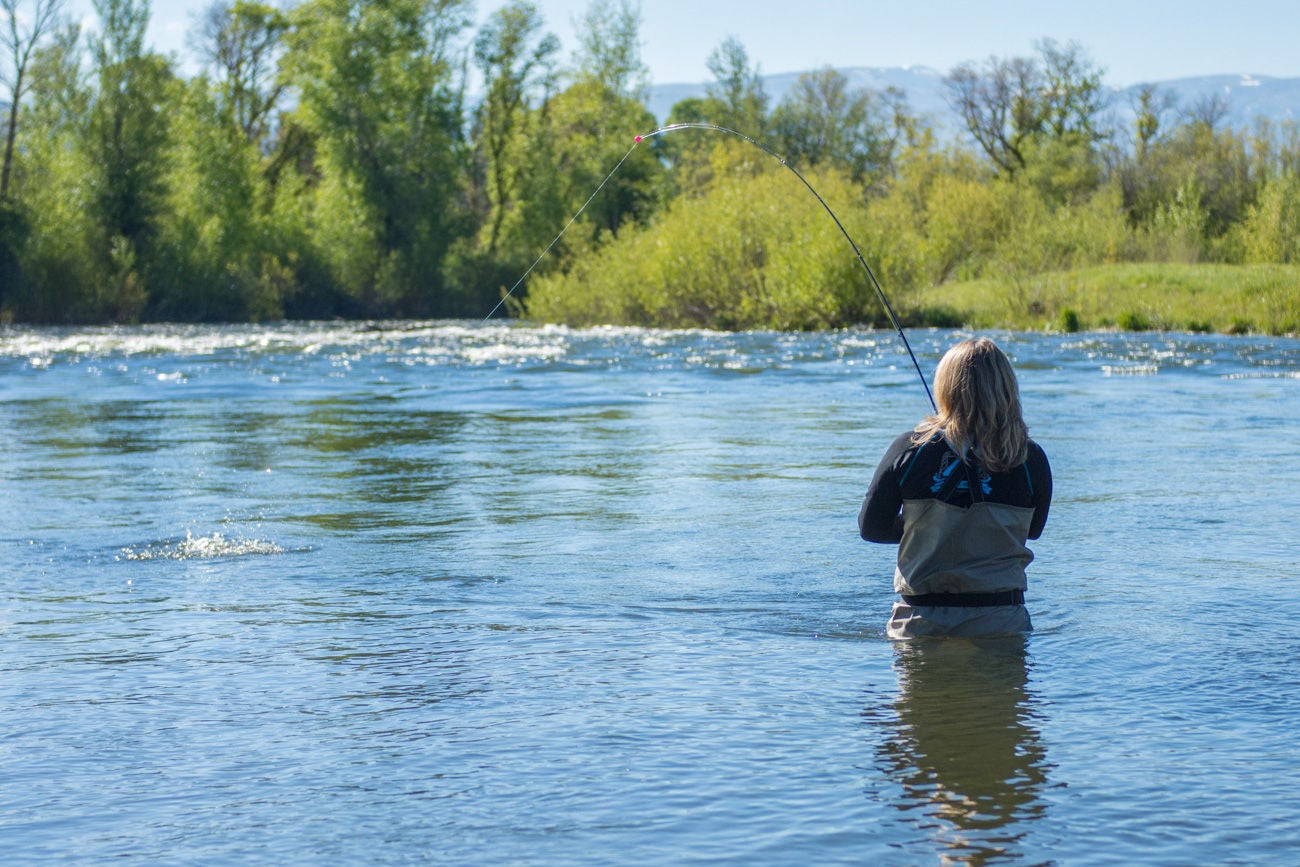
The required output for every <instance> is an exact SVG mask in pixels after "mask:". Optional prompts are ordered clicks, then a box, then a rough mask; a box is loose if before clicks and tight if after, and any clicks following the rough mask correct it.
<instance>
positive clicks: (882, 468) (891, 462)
mask: <svg viewBox="0 0 1300 867" xmlns="http://www.w3.org/2000/svg"><path fill="white" fill-rule="evenodd" d="M911 449H912V434H911V432H908V433H905V434H903V435H902V436H900V437H899V438H898V439H896V440H894V442H893V444H892V445H890V447H889V449H888V450H887V451H886V452H885V456H884V457H883V458H881V459H880V464H879V465H878V466H877V467H876V475H875V477H874V478H872V480H871V487H869V488H868V489H867V497H866V499H865V500H863V501H862V509H861V510H860V511H859V512H858V533H859V534H861V536H862V538H864V539H866V540H867V541H868V542H882V543H885V544H890V545H897V544H898V543H899V542H900V541H901V540H902V538H903V493H902V491H901V490H900V488H899V485H898V478H899V473H900V471H901V470H902V467H903V466H904V465H905V464H906V461H905V460H904V456H905V455H906V454H907V453H908V452H909V451H910V450H911Z"/></svg>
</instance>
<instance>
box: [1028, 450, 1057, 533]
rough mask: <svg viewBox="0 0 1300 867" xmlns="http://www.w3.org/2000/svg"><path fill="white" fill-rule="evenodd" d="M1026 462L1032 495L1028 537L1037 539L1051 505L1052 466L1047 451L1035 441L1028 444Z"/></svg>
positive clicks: (1041, 531)
mask: <svg viewBox="0 0 1300 867" xmlns="http://www.w3.org/2000/svg"><path fill="white" fill-rule="evenodd" d="M1027 463H1028V464H1029V483H1030V484H1031V485H1032V486H1033V497H1034V517H1033V520H1031V521H1030V522H1029V538H1031V539H1037V538H1038V537H1039V536H1041V535H1043V527H1045V526H1047V512H1048V509H1050V508H1051V505H1052V466H1051V464H1049V463H1048V462H1047V453H1046V452H1044V451H1043V449H1042V447H1041V446H1039V445H1038V443H1035V442H1031V443H1030V444H1029V460H1028V462H1027Z"/></svg>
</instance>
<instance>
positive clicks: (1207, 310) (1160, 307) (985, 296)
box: [900, 263, 1300, 335]
mask: <svg viewBox="0 0 1300 867" xmlns="http://www.w3.org/2000/svg"><path fill="white" fill-rule="evenodd" d="M900 315H902V316H903V317H904V318H906V319H907V320H909V321H910V323H911V324H917V325H921V324H925V325H941V326H959V325H963V326H969V327H972V328H1009V329H1015V330H1034V331H1037V330H1044V329H1046V330H1055V331H1081V330H1094V329H1108V328H1114V329H1119V330H1123V331H1150V330H1168V331H1196V332H1216V333H1226V334H1244V333H1260V334H1273V335H1283V334H1290V335H1295V334H1300V266H1296V265H1225V264H1197V265H1188V264H1173V263H1125V264H1114V265H1095V266H1090V267H1085V268H1079V269H1077V270H1070V271H1057V272H1049V273H1043V274H1034V275H1032V276H1027V277H1014V276H1011V277H1008V278H1005V279H994V278H987V279H980V280H971V281H957V282H951V283H945V284H943V285H939V286H933V287H929V288H925V289H921V290H918V291H917V292H916V293H914V294H913V295H911V296H910V297H909V298H908V300H907V303H906V304H905V305H904V309H903V310H902V311H900Z"/></svg>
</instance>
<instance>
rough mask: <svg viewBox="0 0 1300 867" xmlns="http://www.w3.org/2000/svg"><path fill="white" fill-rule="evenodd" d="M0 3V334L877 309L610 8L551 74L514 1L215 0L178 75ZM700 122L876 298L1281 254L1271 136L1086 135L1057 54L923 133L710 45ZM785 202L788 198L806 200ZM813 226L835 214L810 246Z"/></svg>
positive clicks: (1125, 131)
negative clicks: (130, 324)
mask: <svg viewBox="0 0 1300 867" xmlns="http://www.w3.org/2000/svg"><path fill="white" fill-rule="evenodd" d="M62 2H63V0H0V14H2V15H3V16H4V18H3V20H0V25H2V26H3V34H0V63H2V64H3V73H4V75H3V79H2V81H3V85H4V89H3V90H0V99H3V100H4V105H3V107H4V109H5V111H4V114H3V121H2V122H3V124H4V126H3V133H4V142H5V144H4V151H3V171H2V173H0V318H2V319H3V320H4V321H27V322H99V321H122V322H126V321H158V320H171V321H242V320H267V319H278V318H284V317H288V318H321V317H336V316H342V317H451V316H481V315H483V314H484V313H485V312H486V311H488V310H490V309H491V308H492V307H493V306H494V305H495V304H496V303H497V302H498V301H499V300H500V299H501V297H502V294H503V292H504V291H505V290H506V289H508V288H509V287H511V286H513V285H514V283H515V282H516V281H517V280H518V278H519V276H520V275H521V274H523V273H525V271H527V269H528V268H529V266H530V265H531V264H532V263H533V262H534V260H535V259H536V257H537V256H538V254H539V253H540V252H541V251H542V250H544V249H546V248H547V245H548V244H550V243H551V241H552V240H553V239H554V238H555V235H556V233H557V232H558V231H559V229H560V228H561V227H563V226H565V224H566V223H567V221H568V220H569V219H570V217H571V216H572V215H573V214H574V213H575V212H576V211H577V210H578V209H579V207H580V206H582V205H583V204H584V203H585V202H587V200H588V197H590V196H591V194H592V191H593V190H595V189H596V188H597V187H598V185H599V184H600V183H601V182H602V180H603V179H605V178H606V176H607V174H608V173H609V172H610V170H611V168H613V167H614V166H615V165H620V164H619V161H620V160H623V162H622V163H621V165H620V167H619V171H618V172H616V173H615V174H614V175H613V176H611V177H609V179H608V183H606V185H605V187H604V188H603V189H602V190H601V192H600V195H599V196H597V197H595V198H594V199H592V200H591V202H590V204H589V206H588V207H587V208H586V210H585V211H584V212H583V215H582V217H581V219H580V220H578V221H577V222H576V223H574V225H573V226H572V227H571V228H570V229H569V230H568V231H567V232H566V233H565V235H564V237H563V239H562V240H561V242H560V243H558V244H557V245H556V246H555V247H554V248H553V249H552V250H551V252H550V254H548V256H547V257H546V258H545V259H544V260H543V262H542V263H541V264H540V265H539V267H538V269H537V272H536V274H535V275H534V276H532V277H530V279H529V281H528V284H526V285H524V286H522V287H521V288H520V290H519V291H518V292H517V293H516V296H515V297H513V298H512V304H511V310H512V311H513V312H515V313H520V312H527V313H528V314H529V315H532V316H536V317H542V318H548V319H555V320H566V321H574V322H578V321H582V322H589V321H625V322H644V323H646V324H681V325H708V326H710V327H748V326H753V325H767V326H774V327H824V326H833V325H839V324H846V323H849V322H861V321H872V320H875V319H878V318H879V315H880V311H879V309H878V308H877V307H876V306H875V303H874V301H873V300H872V299H871V298H870V297H869V296H868V295H867V294H866V292H865V291H864V285H863V283H862V280H861V275H860V274H859V273H857V272H855V270H854V269H855V267H856V263H855V261H853V260H851V259H849V258H846V257H845V256H844V251H843V248H841V247H836V246H835V245H836V244H842V243H843V242H842V239H841V240H838V241H837V240H835V238H834V237H833V236H831V235H828V234H827V223H826V221H825V220H824V219H818V218H815V216H814V217H809V216H807V215H808V213H809V212H808V211H807V210H806V208H807V207H808V206H809V202H808V201H804V199H806V198H808V197H807V196H806V193H803V192H800V191H798V190H796V189H795V188H794V187H792V186H790V185H788V184H786V185H783V184H782V179H781V178H780V173H781V172H783V171H784V170H783V169H782V168H781V167H780V165H779V164H778V163H777V162H776V161H775V160H771V159H770V158H768V157H767V156H766V155H764V154H763V153H761V152H760V151H759V150H758V149H756V148H752V147H746V146H745V144H744V143H743V142H740V141H737V140H726V139H725V137H719V136H712V135H708V134H699V135H695V134H686V133H679V134H674V135H665V136H657V137H654V138H652V139H648V140H647V141H646V143H644V144H643V145H641V146H638V147H636V148H632V149H631V150H630V151H629V148H630V147H631V144H632V137H633V136H634V135H636V134H637V133H643V132H646V131H649V130H651V129H654V128H655V126H656V125H657V122H658V119H656V118H655V117H653V116H652V115H651V113H650V111H649V110H648V109H647V107H646V97H647V93H648V85H647V72H646V69H645V66H644V64H643V63H642V60H641V57H640V53H639V44H640V43H639V26H640V12H639V7H638V5H637V4H636V3H635V2H634V0H592V2H591V4H590V5H589V7H588V8H587V11H586V13H585V16H584V19H583V21H582V22H581V25H580V26H579V27H578V28H576V30H577V32H578V33H579V34H580V36H579V44H578V45H577V46H576V49H575V50H574V52H573V53H572V55H571V56H570V57H568V58H562V57H561V52H560V46H559V44H558V41H557V40H556V38H555V37H554V36H553V35H551V34H550V33H548V32H547V30H546V26H545V22H544V20H543V19H542V17H541V15H540V13H539V12H538V10H537V8H536V6H534V5H533V4H532V3H530V2H527V0H511V2H509V3H507V4H506V5H505V6H503V7H501V8H500V9H498V10H497V11H496V12H494V13H493V14H492V15H491V16H489V18H488V19H487V21H486V22H485V23H484V24H483V25H482V26H479V27H477V28H476V27H475V26H474V24H473V17H472V6H471V3H470V0H300V2H298V3H297V4H296V5H293V6H291V7H287V8H283V7H278V6H272V5H269V4H264V3H259V2H250V0H216V2H214V3H213V4H212V5H211V6H209V7H208V8H207V10H206V11H205V12H204V14H203V16H202V19H201V21H200V22H199V24H198V26H197V27H196V28H195V30H194V32H193V34H192V46H191V48H192V51H193V52H194V55H195V57H196V58H198V60H199V63H200V68H201V71H200V72H199V73H197V74H195V75H193V76H191V77H189V78H186V77H184V76H182V75H181V74H180V72H179V71H178V69H177V65H176V62H175V60H174V58H170V57H165V56H162V55H160V54H158V53H156V52H154V51H153V50H152V49H150V48H149V47H148V46H147V45H146V43H145V30H146V27H147V24H148V20H149V15H150V7H149V0H93V7H94V12H95V15H96V18H97V28H96V29H94V30H93V32H90V33H89V34H88V35H86V34H83V33H82V32H81V30H80V28H79V27H77V26H76V25H74V24H72V23H71V22H69V21H68V20H67V19H66V18H65V17H64V16H63V10H62V6H61V4H62ZM708 66H709V70H710V72H711V74H712V75H713V77H714V81H713V82H712V83H711V84H710V86H709V87H708V90H707V95H706V96H705V97H702V98H692V99H687V100H684V101H682V102H680V103H678V104H677V105H675V106H673V108H672V110H671V113H670V116H669V117H668V118H664V119H663V121H664V122H665V123H678V122H690V121H697V122H700V121H703V122H709V123H714V124H718V125H721V126H724V127H728V128H730V129H735V130H738V131H742V132H744V133H746V134H747V135H751V136H753V137H754V138H756V139H758V140H760V141H763V142H765V143H768V144H770V145H771V147H772V148H773V149H774V150H775V151H777V152H778V153H781V154H782V155H783V156H784V157H785V159H786V160H787V162H788V163H789V164H790V165H791V166H795V167H798V168H799V170H800V171H801V172H807V173H808V175H809V177H811V178H813V179H814V181H815V183H816V184H817V186H818V189H819V190H822V191H823V192H824V193H826V194H827V198H828V200H830V201H833V202H835V203H836V205H835V207H836V209H837V211H841V210H842V214H843V216H844V217H845V223H846V225H848V226H849V227H850V230H851V232H852V234H853V236H854V237H855V238H858V239H860V240H861V241H862V242H863V243H862V246H863V248H864V249H863V252H864V253H865V254H866V255H867V257H868V259H869V260H870V261H871V262H872V263H873V266H875V267H878V269H879V270H880V272H881V276H882V279H883V280H885V281H886V285H887V286H889V287H890V289H891V292H895V291H896V292H898V293H900V294H902V295H904V296H906V294H907V293H908V292H909V291H911V290H916V289H919V288H921V287H926V286H934V285H940V284H942V283H944V282H945V281H948V280H951V279H957V278H962V277H971V276H987V275H996V276H1001V277H1003V278H1004V279H1006V280H1007V284H1008V287H1009V291H1011V292H1020V293H1022V294H1024V295H1025V297H1026V298H1027V299H1029V300H1027V301H1026V303H1031V301H1032V299H1030V298H1029V296H1031V295H1032V291H1031V289H1027V288H1026V287H1031V286H1032V281H1033V278H1034V275H1035V274H1039V273H1043V272H1045V271H1048V270H1051V269H1058V268H1062V267H1070V266H1072V265H1078V264H1080V263H1090V262H1105V261H1116V262H1119V261H1220V262H1274V263H1292V262H1295V261H1297V258H1300V181H1297V169H1298V168H1300V134H1298V133H1297V129H1296V127H1295V126H1294V125H1282V126H1273V125H1269V124H1267V123H1265V122H1260V123H1259V124H1258V125H1257V126H1256V127H1255V128H1253V129H1251V130H1235V129H1231V128H1228V127H1227V126H1226V124H1225V123H1224V116H1225V106H1224V105H1223V104H1222V103H1221V102H1217V101H1215V100H1205V101H1202V102H1199V103H1197V104H1195V105H1191V106H1178V105H1177V104H1176V103H1175V102H1174V100H1173V99H1172V97H1170V95H1168V94H1167V93H1164V92H1161V91H1160V90H1158V89H1157V88H1154V87H1151V88H1145V89H1142V90H1141V91H1140V93H1139V97H1138V99H1137V100H1136V101H1135V104H1134V105H1133V106H1132V108H1133V112H1132V114H1133V116H1134V118H1135V120H1134V121H1133V122H1132V123H1125V124H1121V123H1119V122H1117V121H1115V120H1114V117H1115V114H1114V106H1112V105H1110V104H1109V103H1108V94H1109V91H1108V89H1107V88H1106V87H1105V86H1104V83H1103V80H1102V71H1101V70H1100V69H1098V68H1097V67H1096V66H1095V65H1094V64H1093V63H1092V62H1091V60H1090V59H1089V58H1088V56H1087V54H1086V53H1085V52H1084V51H1083V49H1082V48H1080V47H1079V46H1077V45H1075V44H1073V43H1070V44H1065V45H1062V44H1059V43H1056V42H1054V41H1051V40H1044V41H1043V42H1041V43H1039V44H1038V45H1037V46H1036V47H1035V53H1034V54H1033V55H1030V56H1027V57H1014V58H990V59H989V60H987V61H984V62H981V63H969V64H963V65H961V66H958V67H957V68H955V69H953V70H951V71H950V73H949V74H948V75H947V77H946V78H945V84H946V88H947V95H948V98H949V102H950V104H951V106H952V108H953V109H954V111H955V113H956V115H957V116H958V117H959V118H960V120H961V123H962V124H963V125H964V130H965V133H966V135H965V136H964V137H963V139H962V141H960V142H952V141H949V140H948V139H946V138H944V137H941V136H939V135H938V134H936V131H935V130H934V129H933V127H932V126H931V125H930V121H929V120H928V119H926V118H922V117H918V116H917V115H916V114H915V113H914V112H912V111H911V109H910V107H909V105H908V103H907V99H906V95H905V94H903V93H901V92H897V91H892V90H888V91H873V90H867V89H857V88H853V87H851V86H850V85H849V82H848V81H847V79H846V78H845V77H844V76H843V75H842V74H840V73H838V72H836V71H834V70H832V69H823V70H818V71H814V72H810V73H807V74H805V75H803V76H801V78H800V79H799V81H798V83H797V85H796V86H795V87H794V88H793V90H792V91H791V92H790V93H789V94H787V95H786V97H785V98H784V99H783V100H781V101H780V103H779V104H775V105H773V104H772V100H771V99H770V98H769V96H768V95H767V93H766V92H765V90H764V87H763V83H762V78H761V76H760V74H759V69H758V67H757V65H756V64H754V63H751V61H750V58H749V57H748V55H747V53H746V51H745V49H744V46H743V45H741V44H740V43H739V42H738V41H736V40H735V39H731V38H728V39H727V40H725V41H724V42H722V43H721V44H720V45H719V46H718V47H717V48H716V49H715V50H714V52H713V53H712V54H711V56H710V57H709V59H708ZM812 204H813V205H814V206H815V202H813V203H812ZM830 228H831V229H833V226H831V227H830Z"/></svg>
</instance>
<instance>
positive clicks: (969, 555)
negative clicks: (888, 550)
mask: <svg viewBox="0 0 1300 867" xmlns="http://www.w3.org/2000/svg"><path fill="white" fill-rule="evenodd" d="M965 466H966V473H965V475H966V477H967V480H968V482H969V484H970V490H971V498H972V500H973V501H974V502H972V503H971V505H970V507H969V508H962V507H960V506H954V505H952V504H951V503H948V502H945V501H946V500H947V499H948V498H949V497H950V496H951V495H952V493H953V491H955V490H956V487H957V484H958V482H959V481H960V477H961V476H962V475H963V474H962V473H960V472H956V471H954V472H952V473H950V474H949V477H948V480H947V481H946V482H945V484H944V485H943V487H942V489H940V490H939V491H938V492H937V493H936V496H935V498H934V499H928V498H927V499H923V500H904V501H903V539H902V541H901V542H900V543H899V546H898V567H897V569H896V570H895V571H894V590H895V592H897V593H899V594H901V595H902V597H903V601H901V602H895V603H894V608H893V611H892V613H891V615H890V618H889V625H888V627H887V628H886V633H887V634H888V636H889V637H890V638H915V637H918V636H922V635H953V636H971V635H991V634H995V633H1005V632H1027V631H1029V630H1030V629H1031V628H1032V626H1031V624H1030V622H1029V612H1028V610H1026V609H1025V605H1024V601H1025V595H1024V591H1025V567H1026V566H1028V565H1029V563H1030V561H1032V560H1033V559H1034V555H1033V552H1032V551H1030V550H1029V549H1028V548H1027V547H1025V540H1026V539H1028V538H1029V524H1030V521H1031V520H1032V519H1033V517H1034V510H1033V509H1032V508H1027V507H1024V506H1010V505H1006V504H1004V503H991V502H988V501H986V500H984V499H983V493H982V488H981V487H980V480H979V478H978V475H979V473H978V471H976V470H974V469H973V468H972V467H970V465H965Z"/></svg>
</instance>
